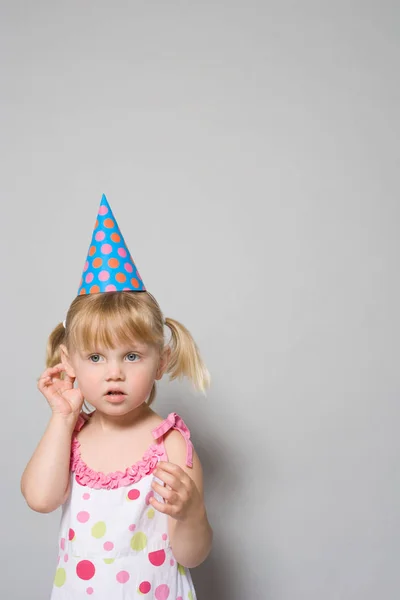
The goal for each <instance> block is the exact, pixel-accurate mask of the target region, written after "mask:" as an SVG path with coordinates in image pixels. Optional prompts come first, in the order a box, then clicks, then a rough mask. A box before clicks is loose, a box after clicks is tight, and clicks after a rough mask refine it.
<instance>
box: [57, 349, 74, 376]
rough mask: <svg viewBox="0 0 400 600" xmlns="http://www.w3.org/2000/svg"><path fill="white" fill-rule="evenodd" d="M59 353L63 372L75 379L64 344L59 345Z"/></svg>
mask: <svg viewBox="0 0 400 600" xmlns="http://www.w3.org/2000/svg"><path fill="white" fill-rule="evenodd" d="M60 352H61V362H62V364H63V365H64V366H65V372H66V373H67V375H69V376H70V377H74V378H75V371H74V368H73V366H72V365H71V361H70V357H69V354H68V350H67V347H66V346H65V345H64V344H60Z"/></svg>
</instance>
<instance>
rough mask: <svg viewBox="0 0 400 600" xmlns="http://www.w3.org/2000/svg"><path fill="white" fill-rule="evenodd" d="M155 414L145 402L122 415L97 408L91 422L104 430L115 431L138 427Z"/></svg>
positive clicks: (93, 425)
mask: <svg viewBox="0 0 400 600" xmlns="http://www.w3.org/2000/svg"><path fill="white" fill-rule="evenodd" d="M153 414H154V411H153V410H152V409H151V408H150V407H149V406H148V404H146V403H145V402H144V403H143V404H141V405H140V406H138V407H137V408H135V409H134V410H131V411H130V412H129V413H127V414H125V415H121V416H113V415H107V414H105V413H102V412H100V411H98V410H95V411H93V413H92V416H91V418H90V422H91V424H92V427H96V428H98V429H101V430H103V431H115V430H122V429H127V428H131V427H136V426H138V425H140V424H141V423H142V422H143V421H145V420H146V419H148V418H149V417H150V416H151V415H153Z"/></svg>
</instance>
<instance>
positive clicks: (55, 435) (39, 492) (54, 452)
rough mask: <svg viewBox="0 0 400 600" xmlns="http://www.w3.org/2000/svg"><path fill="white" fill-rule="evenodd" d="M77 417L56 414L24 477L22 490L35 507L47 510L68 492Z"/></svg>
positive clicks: (38, 510)
mask: <svg viewBox="0 0 400 600" xmlns="http://www.w3.org/2000/svg"><path fill="white" fill-rule="evenodd" d="M75 423H76V418H75V417H70V418H68V417H67V418H66V417H64V416H62V415H59V414H53V415H52V417H51V419H50V421H49V424H48V426H47V428H46V431H45V433H44V435H43V437H42V439H41V440H40V442H39V445H38V447H37V448H36V450H35V452H34V453H33V456H32V458H31V460H30V461H29V463H28V465H27V467H26V469H25V471H24V473H23V475H22V478H21V491H22V494H23V496H24V498H25V500H26V502H27V503H28V505H29V506H30V508H32V509H33V510H36V511H37V512H41V513H48V512H51V511H53V510H55V509H56V508H58V507H59V506H60V505H61V504H63V503H64V502H65V500H66V498H67V497H68V494H69V466H70V453H71V438H72V433H73V430H74V427H75Z"/></svg>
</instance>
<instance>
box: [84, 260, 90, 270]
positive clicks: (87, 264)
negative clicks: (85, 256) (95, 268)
mask: <svg viewBox="0 0 400 600" xmlns="http://www.w3.org/2000/svg"><path fill="white" fill-rule="evenodd" d="M88 268H89V263H88V261H86V262H85V266H84V267H83V272H85V271H87V270H88Z"/></svg>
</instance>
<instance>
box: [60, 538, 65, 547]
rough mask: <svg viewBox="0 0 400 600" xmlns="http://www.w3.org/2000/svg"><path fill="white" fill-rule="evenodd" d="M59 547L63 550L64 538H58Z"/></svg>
mask: <svg viewBox="0 0 400 600" xmlns="http://www.w3.org/2000/svg"><path fill="white" fill-rule="evenodd" d="M60 548H61V550H65V538H61V540H60Z"/></svg>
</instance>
